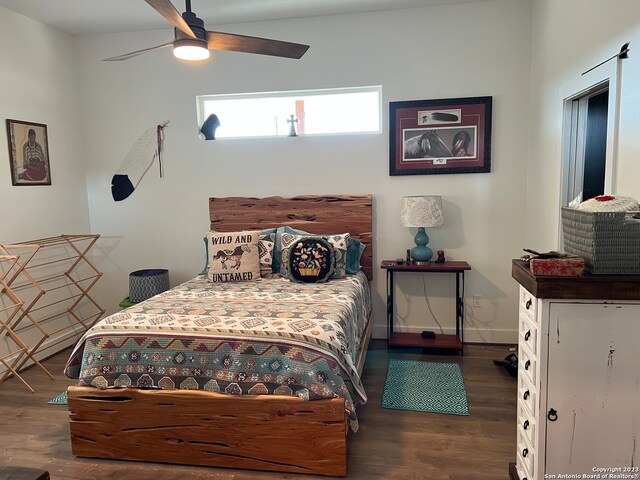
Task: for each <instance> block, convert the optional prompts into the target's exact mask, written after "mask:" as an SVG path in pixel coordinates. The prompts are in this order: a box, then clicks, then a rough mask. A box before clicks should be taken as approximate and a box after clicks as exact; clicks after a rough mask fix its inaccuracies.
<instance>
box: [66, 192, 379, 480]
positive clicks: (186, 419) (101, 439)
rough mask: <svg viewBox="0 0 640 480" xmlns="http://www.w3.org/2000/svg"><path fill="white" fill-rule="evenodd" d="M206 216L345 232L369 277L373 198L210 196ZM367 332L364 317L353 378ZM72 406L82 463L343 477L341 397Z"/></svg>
mask: <svg viewBox="0 0 640 480" xmlns="http://www.w3.org/2000/svg"><path fill="white" fill-rule="evenodd" d="M209 210H210V219H211V228H212V229H214V230H218V231H237V230H248V229H264V228H269V227H275V226H281V225H289V226H291V227H293V228H297V229H301V230H305V231H308V232H311V233H344V232H349V233H351V235H352V236H353V237H355V238H357V239H358V240H360V241H361V242H363V243H364V244H366V245H367V248H366V249H365V251H364V253H363V256H362V259H361V264H362V270H363V272H364V273H365V274H366V275H367V277H368V278H369V279H371V276H372V273H373V252H372V244H371V242H372V237H371V231H372V198H371V195H360V196H350V195H329V196H298V197H292V198H282V197H268V198H263V199H258V198H245V197H229V198H210V199H209ZM371 330H372V321H371V318H369V321H368V323H367V327H366V330H365V334H364V338H363V341H362V346H361V350H360V354H359V358H358V362H357V369H358V373H362V368H363V366H364V360H365V356H366V351H367V346H368V343H369V339H370V338H371ZM68 405H69V415H70V421H71V423H70V430H71V447H72V451H73V454H74V455H77V456H79V457H95V458H108V459H121V460H139V461H148V462H162V463H176V464H183V465H201V466H215V467H229V468H242V469H254V470H271V471H279V472H293V473H309V474H319V475H331V476H345V475H346V474H347V433H348V421H347V417H346V413H345V408H344V401H343V399H341V398H333V399H327V400H316V401H310V402H305V401H303V400H301V399H299V398H297V397H293V396H285V395H241V396H235V395H233V396H230V395H224V394H219V393H214V392H204V391H199V390H140V389H135V388H113V389H107V390H100V389H97V388H92V387H73V386H72V387H69V389H68Z"/></svg>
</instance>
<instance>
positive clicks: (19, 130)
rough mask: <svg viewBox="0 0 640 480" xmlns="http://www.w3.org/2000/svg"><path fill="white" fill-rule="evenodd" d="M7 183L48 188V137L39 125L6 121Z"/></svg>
mask: <svg viewBox="0 0 640 480" xmlns="http://www.w3.org/2000/svg"><path fill="white" fill-rule="evenodd" d="M7 139H8V142H7V143H8V145H9V162H10V164H11V183H12V184H13V185H14V186H25V185H51V166H50V164H49V136H48V135H47V126H46V125H45V124H43V123H35V122H25V121H22V120H13V119H7Z"/></svg>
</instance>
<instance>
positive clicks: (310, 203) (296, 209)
mask: <svg viewBox="0 0 640 480" xmlns="http://www.w3.org/2000/svg"><path fill="white" fill-rule="evenodd" d="M372 202H373V199H372V196H371V195H301V196H297V197H290V198H285V197H265V198H251V197H223V198H217V197H212V198H210V199H209V217H210V220H211V229H212V230H217V231H220V232H233V231H240V230H261V229H265V228H272V227H279V226H282V225H288V226H290V227H293V228H296V229H300V230H304V231H307V232H310V233H317V234H320V233H327V234H329V233H345V232H349V233H350V234H351V235H352V236H353V237H354V238H356V239H358V240H360V241H361V242H362V243H364V244H365V245H366V246H367V247H366V249H365V251H364V253H363V254H362V258H361V264H362V271H363V272H364V273H365V274H366V275H367V278H368V279H369V280H371V279H372V278H373V239H372V235H371V232H372V211H373V204H372Z"/></svg>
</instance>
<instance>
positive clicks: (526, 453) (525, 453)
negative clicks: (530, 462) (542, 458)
mask: <svg viewBox="0 0 640 480" xmlns="http://www.w3.org/2000/svg"><path fill="white" fill-rule="evenodd" d="M527 455H529V449H528V448H525V449H524V450H522V458H527Z"/></svg>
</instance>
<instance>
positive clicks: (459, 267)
mask: <svg viewBox="0 0 640 480" xmlns="http://www.w3.org/2000/svg"><path fill="white" fill-rule="evenodd" d="M380 268H383V269H385V270H386V271H387V344H388V346H389V347H390V348H396V347H404V348H429V349H435V350H449V351H451V350H453V351H458V352H460V355H463V354H464V344H463V342H464V272H465V271H466V270H471V267H470V266H469V264H468V263H467V262H444V263H434V262H430V263H427V264H424V265H416V264H414V263H406V262H403V263H397V262H396V261H394V260H383V261H382V263H381V264H380ZM402 272H416V273H454V274H455V276H456V302H455V315H456V334H455V335H443V334H436V336H435V338H423V337H422V336H421V335H420V334H419V333H407V332H394V330H393V319H394V317H395V307H394V284H393V280H394V274H395V273H402Z"/></svg>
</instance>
